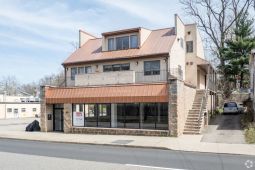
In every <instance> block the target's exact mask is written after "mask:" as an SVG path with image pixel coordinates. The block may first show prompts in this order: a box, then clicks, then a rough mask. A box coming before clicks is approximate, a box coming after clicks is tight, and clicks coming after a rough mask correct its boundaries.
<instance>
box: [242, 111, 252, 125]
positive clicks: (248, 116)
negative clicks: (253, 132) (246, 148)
mask: <svg viewBox="0 0 255 170" xmlns="http://www.w3.org/2000/svg"><path fill="white" fill-rule="evenodd" d="M252 121H253V113H252V112H245V113H243V114H242V115H241V126H242V128H247V127H248V126H249V124H250V123H251V122H252Z"/></svg>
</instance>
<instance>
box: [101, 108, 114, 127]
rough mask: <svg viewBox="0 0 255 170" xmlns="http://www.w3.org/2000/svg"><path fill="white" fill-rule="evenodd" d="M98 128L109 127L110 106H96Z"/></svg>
mask: <svg viewBox="0 0 255 170" xmlns="http://www.w3.org/2000/svg"><path fill="white" fill-rule="evenodd" d="M98 126H99V127H111V105H110V104H98Z"/></svg>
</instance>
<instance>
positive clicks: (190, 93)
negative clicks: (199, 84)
mask: <svg viewBox="0 0 255 170" xmlns="http://www.w3.org/2000/svg"><path fill="white" fill-rule="evenodd" d="M168 93H169V107H168V109H169V114H168V119H169V120H168V125H169V131H170V135H171V136H179V135H181V134H182V133H183V130H184V126H185V122H186V119H187V115H188V111H189V110H190V109H191V108H192V104H193V101H194V98H195V94H196V87H192V86H190V85H186V84H185V82H184V81H182V80H179V79H176V78H170V79H169V92H168Z"/></svg>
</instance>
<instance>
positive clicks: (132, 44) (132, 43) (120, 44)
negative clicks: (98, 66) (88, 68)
mask: <svg viewBox="0 0 255 170" xmlns="http://www.w3.org/2000/svg"><path fill="white" fill-rule="evenodd" d="M107 41H108V51H113V50H127V49H130V48H138V44H139V42H138V35H136V34H131V35H126V36H116V37H109V38H108V39H107Z"/></svg>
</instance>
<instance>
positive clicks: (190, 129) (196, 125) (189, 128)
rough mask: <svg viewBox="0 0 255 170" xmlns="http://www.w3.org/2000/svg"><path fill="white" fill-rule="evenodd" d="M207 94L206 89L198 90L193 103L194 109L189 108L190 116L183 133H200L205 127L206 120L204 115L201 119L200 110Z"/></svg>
mask: <svg viewBox="0 0 255 170" xmlns="http://www.w3.org/2000/svg"><path fill="white" fill-rule="evenodd" d="M204 94H205V90H197V91H196V95H195V99H194V102H193V105H192V109H191V110H189V113H188V117H187V120H186V123H185V126H184V131H183V134H193V135H195V134H200V132H201V129H202V127H203V122H204V116H202V117H201V118H200V120H198V119H199V111H200V106H201V103H202V98H203V96H204ZM205 108H206V107H204V108H203V111H205Z"/></svg>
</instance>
